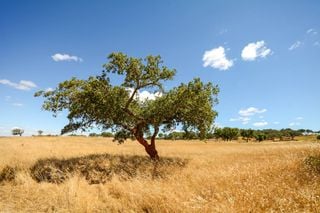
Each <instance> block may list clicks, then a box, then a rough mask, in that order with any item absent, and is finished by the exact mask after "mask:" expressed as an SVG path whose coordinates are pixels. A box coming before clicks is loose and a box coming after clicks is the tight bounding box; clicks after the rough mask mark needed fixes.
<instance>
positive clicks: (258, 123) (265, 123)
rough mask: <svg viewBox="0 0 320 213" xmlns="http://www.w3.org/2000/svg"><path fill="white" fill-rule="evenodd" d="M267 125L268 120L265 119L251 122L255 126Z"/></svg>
mask: <svg viewBox="0 0 320 213" xmlns="http://www.w3.org/2000/svg"><path fill="white" fill-rule="evenodd" d="M267 125H268V122H266V121H261V122H256V123H253V126H256V127H262V126H267Z"/></svg>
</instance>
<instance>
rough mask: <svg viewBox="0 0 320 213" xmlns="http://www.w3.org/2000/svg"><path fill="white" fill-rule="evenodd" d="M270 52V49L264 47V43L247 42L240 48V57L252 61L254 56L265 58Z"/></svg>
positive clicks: (254, 58)
mask: <svg viewBox="0 0 320 213" xmlns="http://www.w3.org/2000/svg"><path fill="white" fill-rule="evenodd" d="M271 53H272V51H271V49H269V48H267V47H266V43H265V42H264V41H263V40H262V41H257V42H256V43H249V44H247V46H245V47H244V48H243V49H242V52H241V57H242V59H243V60H244V61H254V60H256V58H259V57H260V58H265V57H266V56H268V55H270V54H271Z"/></svg>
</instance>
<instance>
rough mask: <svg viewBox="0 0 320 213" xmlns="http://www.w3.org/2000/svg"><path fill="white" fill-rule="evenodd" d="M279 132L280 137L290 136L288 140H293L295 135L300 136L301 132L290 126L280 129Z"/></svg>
mask: <svg viewBox="0 0 320 213" xmlns="http://www.w3.org/2000/svg"><path fill="white" fill-rule="evenodd" d="M280 133H281V137H282V138H283V137H288V138H290V140H294V138H295V137H296V136H301V135H302V133H301V132H299V131H296V130H293V129H290V128H287V129H281V130H280Z"/></svg>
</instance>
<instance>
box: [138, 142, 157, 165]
mask: <svg viewBox="0 0 320 213" xmlns="http://www.w3.org/2000/svg"><path fill="white" fill-rule="evenodd" d="M136 138H137V140H138V142H139V143H140V144H141V145H142V146H144V149H145V150H146V152H147V154H148V155H149V157H150V158H151V159H152V160H159V155H158V151H157V149H156V146H155V143H151V144H148V142H147V141H146V140H145V139H144V138H143V137H136Z"/></svg>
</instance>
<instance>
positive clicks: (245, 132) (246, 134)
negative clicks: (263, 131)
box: [240, 129, 254, 142]
mask: <svg viewBox="0 0 320 213" xmlns="http://www.w3.org/2000/svg"><path fill="white" fill-rule="evenodd" d="M240 135H241V137H243V138H244V139H245V140H246V141H247V142H248V141H249V140H250V138H253V137H254V130H253V129H241V130H240Z"/></svg>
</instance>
